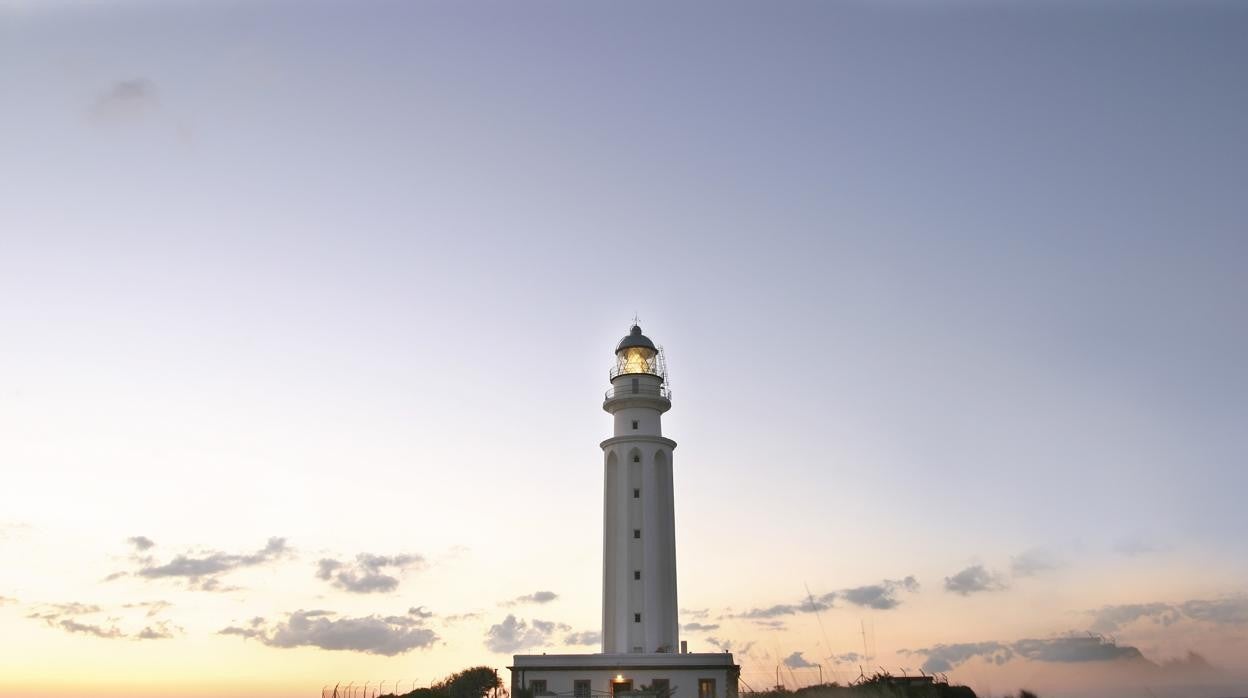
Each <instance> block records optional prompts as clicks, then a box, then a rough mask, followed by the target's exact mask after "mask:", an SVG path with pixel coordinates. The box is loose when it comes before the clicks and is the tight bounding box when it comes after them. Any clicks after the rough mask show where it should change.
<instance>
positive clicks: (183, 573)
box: [108, 536, 293, 591]
mask: <svg viewBox="0 0 1248 698" xmlns="http://www.w3.org/2000/svg"><path fill="white" fill-rule="evenodd" d="M136 539H142V540H144V541H147V542H151V541H150V540H148V539H146V538H143V536H136V537H135V538H132V539H130V541H131V544H132V545H135V546H136V547H139V548H140V550H146V549H147V548H142V547H140V544H137V543H133V541H134V540H136ZM148 547H150V546H148ZM291 554H293V551H292V550H291V549H290V548H289V547H288V546H287V545H286V539H285V538H270V539H269V542H268V543H267V544H266V545H265V546H264V547H263V548H261V549H260V550H258V551H256V552H254V553H247V554H230V553H224V552H220V551H208V552H205V553H201V554H198V555H190V554H186V555H178V556H175V557H174V558H173V559H172V560H170V561H168V562H166V563H164V564H156V562H155V561H154V560H153V558H151V557H144V556H141V555H139V556H136V558H135V560H136V561H137V562H138V564H139V568H138V570H136V571H135V572H134V575H135V576H138V577H143V578H145V579H181V580H184V581H185V582H186V585H187V587H188V588H190V589H197V590H200V591H229V590H232V589H233V588H234V587H222V586H221V576H222V575H225V574H227V573H229V572H232V571H234V570H237V569H240V568H243V567H254V566H257V565H263V564H266V563H269V562H273V561H275V560H280V559H282V558H285V557H288V556H290V555H291ZM118 576H121V574H113V575H109V577H108V579H115V578H117V577H118Z"/></svg>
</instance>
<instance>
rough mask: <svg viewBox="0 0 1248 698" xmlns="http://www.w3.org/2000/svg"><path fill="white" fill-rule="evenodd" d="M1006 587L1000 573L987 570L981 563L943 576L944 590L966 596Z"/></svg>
mask: <svg viewBox="0 0 1248 698" xmlns="http://www.w3.org/2000/svg"><path fill="white" fill-rule="evenodd" d="M1005 588H1006V584H1005V582H1004V581H1003V580H1002V579H1001V577H1000V575H997V574H995V573H993V572H989V571H988V570H986V569H984V566H983V565H971V566H970V567H967V568H966V569H964V570H962V571H961V572H958V573H957V574H955V575H953V576H952V577H945V590H946V591H952V592H953V593H955V594H961V595H963V596H967V595H969V594H974V593H976V592H980V591H1001V590H1002V589H1005Z"/></svg>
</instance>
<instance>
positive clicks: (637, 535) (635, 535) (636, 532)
mask: <svg viewBox="0 0 1248 698" xmlns="http://www.w3.org/2000/svg"><path fill="white" fill-rule="evenodd" d="M633 538H641V529H640V528H634V529H633Z"/></svg>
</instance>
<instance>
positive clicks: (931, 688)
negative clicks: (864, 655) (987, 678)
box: [742, 673, 1037, 698]
mask: <svg viewBox="0 0 1248 698" xmlns="http://www.w3.org/2000/svg"><path fill="white" fill-rule="evenodd" d="M742 693H743V695H745V696H748V697H749V698H977V696H976V695H975V691H973V690H971V687H970V686H958V685H954V684H949V683H945V682H944V681H922V680H915V677H897V676H892V675H890V674H887V673H880V674H874V675H872V676H865V677H862V678H861V679H859V680H857V681H855V682H854V683H852V684H850V685H848V686H842V685H840V684H838V683H835V682H833V683H826V684H823V685H821V686H806V687H805V688H799V689H797V690H796V691H790V690H788V689H779V688H778V689H776V690H772V691H755V692H751V693H745V692H742ZM1006 698H1009V697H1008V696H1007V697H1006ZM1018 698H1037V696H1036V694H1034V693H1032V692H1031V691H1026V690H1023V691H1019V692H1018Z"/></svg>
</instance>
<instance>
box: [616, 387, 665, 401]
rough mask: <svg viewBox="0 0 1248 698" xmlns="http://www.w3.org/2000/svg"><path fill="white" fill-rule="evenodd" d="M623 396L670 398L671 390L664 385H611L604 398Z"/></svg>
mask: <svg viewBox="0 0 1248 698" xmlns="http://www.w3.org/2000/svg"><path fill="white" fill-rule="evenodd" d="M624 397H660V398H663V399H664V400H671V399H672V391H671V390H668V388H667V386H665V385H613V386H611V387H610V388H608V389H607V393H606V395H604V396H603V399H604V400H611V399H614V398H624Z"/></svg>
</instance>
